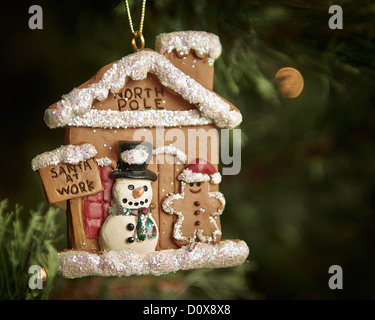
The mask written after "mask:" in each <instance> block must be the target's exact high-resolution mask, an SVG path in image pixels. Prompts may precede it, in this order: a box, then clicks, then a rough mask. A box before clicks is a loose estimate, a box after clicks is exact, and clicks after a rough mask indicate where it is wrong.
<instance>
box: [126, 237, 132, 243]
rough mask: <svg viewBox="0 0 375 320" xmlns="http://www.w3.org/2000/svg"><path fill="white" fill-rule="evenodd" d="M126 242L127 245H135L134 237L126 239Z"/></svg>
mask: <svg viewBox="0 0 375 320" xmlns="http://www.w3.org/2000/svg"><path fill="white" fill-rule="evenodd" d="M125 241H126V242H127V243H133V242H134V237H129V238H126V240H125Z"/></svg>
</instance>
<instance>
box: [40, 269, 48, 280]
mask: <svg viewBox="0 0 375 320" xmlns="http://www.w3.org/2000/svg"><path fill="white" fill-rule="evenodd" d="M40 273H41V279H42V281H43V282H46V281H47V278H48V276H47V271H46V269H44V268H41V270H40Z"/></svg>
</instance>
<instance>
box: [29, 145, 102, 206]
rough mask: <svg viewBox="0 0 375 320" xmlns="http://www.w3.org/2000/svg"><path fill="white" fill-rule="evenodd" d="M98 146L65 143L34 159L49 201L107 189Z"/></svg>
mask: <svg viewBox="0 0 375 320" xmlns="http://www.w3.org/2000/svg"><path fill="white" fill-rule="evenodd" d="M95 155H96V149H95V148H94V147H93V146H92V145H90V144H84V145H80V146H72V145H68V146H62V147H60V148H58V149H55V150H53V151H50V152H45V153H43V154H41V155H39V156H37V157H36V158H34V159H33V162H32V167H33V169H34V170H35V171H36V170H38V171H39V174H40V177H41V179H42V182H43V187H44V191H45V193H46V195H47V199H48V202H49V203H57V202H60V201H64V200H68V199H73V198H79V197H85V196H89V195H91V194H95V193H98V192H100V191H102V190H103V187H102V184H101V180H100V173H99V169H98V165H97V163H96V161H95V159H94V156H95Z"/></svg>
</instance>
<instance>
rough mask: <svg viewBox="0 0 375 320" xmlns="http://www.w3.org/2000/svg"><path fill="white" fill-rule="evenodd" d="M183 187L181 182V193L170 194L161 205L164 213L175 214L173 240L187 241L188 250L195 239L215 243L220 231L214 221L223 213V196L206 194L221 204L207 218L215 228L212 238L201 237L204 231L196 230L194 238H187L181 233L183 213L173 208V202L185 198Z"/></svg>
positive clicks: (184, 184) (219, 193) (215, 193)
mask: <svg viewBox="0 0 375 320" xmlns="http://www.w3.org/2000/svg"><path fill="white" fill-rule="evenodd" d="M185 186H186V183H185V182H184V181H181V193H178V194H172V195H170V196H168V197H167V198H166V199H165V200H164V202H163V203H162V208H163V210H164V211H165V212H166V213H169V214H175V215H176V216H177V221H176V222H175V224H174V227H173V238H174V239H175V240H177V241H189V247H190V248H191V247H192V245H194V243H195V239H197V238H198V239H199V240H200V241H201V242H206V243H210V242H212V241H214V242H215V241H216V239H217V237H218V236H221V230H220V229H219V227H218V225H217V223H216V221H215V219H216V217H217V216H219V215H221V214H222V213H223V211H224V207H225V198H224V195H223V194H222V193H221V192H218V191H216V192H209V193H208V196H209V197H213V198H216V199H218V200H219V201H220V203H221V206H220V207H219V209H218V210H217V211H216V212H214V213H212V214H211V216H210V218H209V220H210V222H211V223H212V224H213V225H214V228H215V230H214V231H213V232H212V236H211V237H207V236H204V235H203V232H204V230H203V229H199V228H197V229H196V230H195V233H194V238H189V237H186V236H184V235H183V234H182V231H181V227H182V223H183V221H184V219H185V217H184V214H183V212H181V211H176V210H175V209H174V208H173V201H174V200H177V199H184V198H185ZM200 210H201V211H204V209H203V208H200Z"/></svg>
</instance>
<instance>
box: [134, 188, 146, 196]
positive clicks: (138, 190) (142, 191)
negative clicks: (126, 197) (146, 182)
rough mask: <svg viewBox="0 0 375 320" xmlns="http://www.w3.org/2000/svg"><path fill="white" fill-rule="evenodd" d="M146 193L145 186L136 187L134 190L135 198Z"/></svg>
mask: <svg viewBox="0 0 375 320" xmlns="http://www.w3.org/2000/svg"><path fill="white" fill-rule="evenodd" d="M144 193H145V189H143V187H138V188H136V189H134V190H133V197H134V198H136V199H137V198H140V197H142V195H143V194H144Z"/></svg>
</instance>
